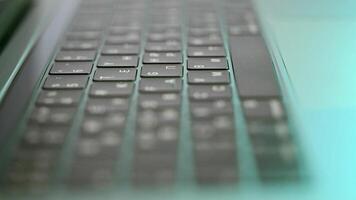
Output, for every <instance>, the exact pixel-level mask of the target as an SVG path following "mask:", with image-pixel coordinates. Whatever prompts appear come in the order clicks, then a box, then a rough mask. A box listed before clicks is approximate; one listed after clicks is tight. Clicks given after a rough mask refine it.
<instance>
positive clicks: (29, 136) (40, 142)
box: [20, 125, 68, 149]
mask: <svg viewBox="0 0 356 200" xmlns="http://www.w3.org/2000/svg"><path fill="white" fill-rule="evenodd" d="M67 134H68V127H66V126H54V125H51V126H33V127H31V126H29V127H27V129H26V132H25V134H24V138H23V139H22V141H21V144H20V145H21V147H22V148H31V149H35V148H36V149H56V148H60V147H61V145H63V144H64V141H65V138H66V136H67Z"/></svg>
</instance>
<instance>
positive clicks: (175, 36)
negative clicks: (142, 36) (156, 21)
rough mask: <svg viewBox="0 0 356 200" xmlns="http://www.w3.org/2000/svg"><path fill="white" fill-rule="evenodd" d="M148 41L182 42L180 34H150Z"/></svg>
mask: <svg viewBox="0 0 356 200" xmlns="http://www.w3.org/2000/svg"><path fill="white" fill-rule="evenodd" d="M147 39H148V41H150V42H164V41H167V40H180V39H181V36H180V33H175V32H172V33H150V34H148V36H147Z"/></svg>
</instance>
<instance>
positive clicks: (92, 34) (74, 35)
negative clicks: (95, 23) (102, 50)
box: [67, 31, 101, 40]
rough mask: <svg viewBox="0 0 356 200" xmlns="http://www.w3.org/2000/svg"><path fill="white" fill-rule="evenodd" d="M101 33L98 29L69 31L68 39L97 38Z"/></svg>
mask: <svg viewBox="0 0 356 200" xmlns="http://www.w3.org/2000/svg"><path fill="white" fill-rule="evenodd" d="M100 35H101V33H100V32H96V31H78V32H69V33H67V39H68V40H97V39H99V38H100Z"/></svg>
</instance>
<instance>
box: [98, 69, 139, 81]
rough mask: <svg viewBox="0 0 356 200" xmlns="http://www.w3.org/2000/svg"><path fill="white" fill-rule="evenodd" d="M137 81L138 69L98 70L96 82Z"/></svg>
mask: <svg viewBox="0 0 356 200" xmlns="http://www.w3.org/2000/svg"><path fill="white" fill-rule="evenodd" d="M135 79H136V69H132V68H119V69H112V68H111V69H97V70H96V71H95V75H94V81H134V80H135Z"/></svg>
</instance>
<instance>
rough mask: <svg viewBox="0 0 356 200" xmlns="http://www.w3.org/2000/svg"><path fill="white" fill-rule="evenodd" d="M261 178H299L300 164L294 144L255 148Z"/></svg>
mask: <svg viewBox="0 0 356 200" xmlns="http://www.w3.org/2000/svg"><path fill="white" fill-rule="evenodd" d="M254 148H255V150H254V151H255V158H256V164H257V168H258V172H259V175H260V178H261V179H262V180H264V181H266V180H273V179H274V180H280V179H292V178H297V177H298V162H297V160H298V159H297V156H296V149H295V146H294V145H293V144H284V145H280V146H272V147H266V146H254Z"/></svg>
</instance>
